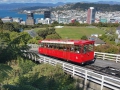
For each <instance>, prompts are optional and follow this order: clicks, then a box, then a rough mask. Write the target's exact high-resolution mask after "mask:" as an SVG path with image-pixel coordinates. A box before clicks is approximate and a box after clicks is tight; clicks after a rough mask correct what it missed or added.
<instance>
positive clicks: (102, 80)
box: [100, 75, 104, 90]
mask: <svg viewBox="0 0 120 90" xmlns="http://www.w3.org/2000/svg"><path fill="white" fill-rule="evenodd" d="M103 84H104V76H103V75H102V82H101V89H100V90H103Z"/></svg>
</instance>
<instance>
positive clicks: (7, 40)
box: [0, 32, 31, 63]
mask: <svg viewBox="0 0 120 90" xmlns="http://www.w3.org/2000/svg"><path fill="white" fill-rule="evenodd" d="M13 33H14V32H13ZM13 33H12V32H11V33H1V35H0V40H1V43H0V50H1V52H0V54H1V55H0V62H2V63H5V62H6V61H9V60H14V59H17V57H18V56H23V52H22V50H28V49H29V47H28V45H27V42H28V40H29V39H30V38H31V37H30V36H29V35H28V34H27V33H24V32H23V33H15V34H13Z"/></svg>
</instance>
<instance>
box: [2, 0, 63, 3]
mask: <svg viewBox="0 0 120 90" xmlns="http://www.w3.org/2000/svg"><path fill="white" fill-rule="evenodd" d="M36 2H37V3H55V2H64V0H0V3H36Z"/></svg>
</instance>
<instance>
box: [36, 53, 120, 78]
mask: <svg viewBox="0 0 120 90" xmlns="http://www.w3.org/2000/svg"><path fill="white" fill-rule="evenodd" d="M35 53H37V52H35ZM43 56H44V57H49V56H46V55H43ZM50 58H53V57H50ZM54 59H55V58H54ZM57 60H60V61H64V62H68V61H65V60H62V59H58V58H57ZM68 63H72V62H68ZM72 64H74V65H76V66H80V65H79V64H76V63H72ZM82 67H84V68H87V69H90V70H92V71H94V72H97V73H100V74H102V75H111V76H114V77H118V78H120V69H117V68H114V67H111V66H106V67H100V66H96V65H92V64H86V65H83V66H82Z"/></svg>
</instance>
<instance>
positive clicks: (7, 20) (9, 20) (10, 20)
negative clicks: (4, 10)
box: [1, 17, 13, 23]
mask: <svg viewBox="0 0 120 90" xmlns="http://www.w3.org/2000/svg"><path fill="white" fill-rule="evenodd" d="M1 20H2V21H3V23H6V22H13V19H12V17H4V18H2V19H1Z"/></svg>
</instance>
